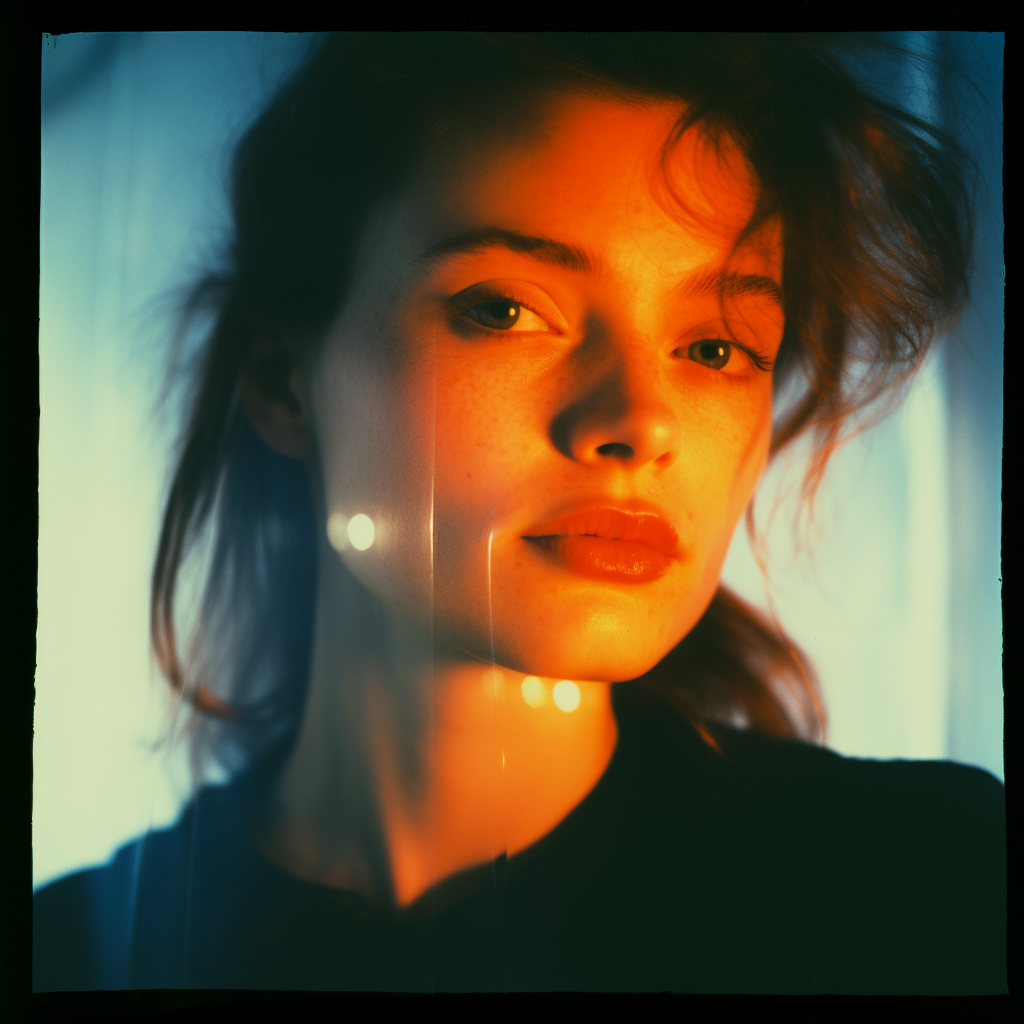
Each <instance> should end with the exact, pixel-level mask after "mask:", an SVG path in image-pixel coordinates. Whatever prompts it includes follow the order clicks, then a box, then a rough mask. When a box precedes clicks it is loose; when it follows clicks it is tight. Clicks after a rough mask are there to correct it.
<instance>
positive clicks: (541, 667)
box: [495, 623, 686, 683]
mask: <svg viewBox="0 0 1024 1024" xmlns="http://www.w3.org/2000/svg"><path fill="white" fill-rule="evenodd" d="M595 625H597V624H595ZM601 625H603V626H604V628H591V629H586V630H581V631H578V632H577V631H573V630H565V631H562V632H560V633H559V634H558V635H556V636H538V635H536V634H534V635H533V636H531V637H529V638H528V639H527V638H519V639H518V640H513V641H511V642H503V638H502V639H499V638H498V637H495V660H496V661H498V662H500V663H501V664H502V665H503V666H504V667H505V668H509V669H511V670H512V671H515V672H523V673H525V674H528V675H536V676H540V677H541V678H544V679H574V680H578V681H581V682H595V683H621V682H625V681H626V680H628V679H636V678H637V677H638V676H642V675H643V674H644V673H645V672H649V671H650V670H651V669H652V668H654V666H655V665H657V664H658V662H659V661H661V659H662V658H664V657H665V655H666V654H668V653H669V651H671V650H672V648H673V647H675V646H676V644H677V643H679V641H680V640H681V639H682V638H683V636H685V632H686V631H685V630H684V631H682V632H680V631H678V630H673V631H671V632H670V633H665V632H662V631H657V632H652V631H650V627H649V625H648V626H647V628H644V629H640V628H637V627H635V626H633V627H631V626H629V625H625V624H622V623H604V624H601ZM609 627H611V628H609Z"/></svg>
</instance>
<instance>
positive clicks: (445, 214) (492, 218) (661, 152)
mask: <svg viewBox="0 0 1024 1024" xmlns="http://www.w3.org/2000/svg"><path fill="white" fill-rule="evenodd" d="M531 103H532V106H531V112H530V114H529V116H527V115H526V114H524V113H523V112H522V111H520V112H518V115H517V116H516V117H515V118H509V119H508V121H507V124H506V123H505V122H504V121H503V119H502V116H501V114H500V113H494V114H493V115H492V117H491V119H490V120H488V121H477V122H476V124H475V126H474V123H473V122H470V123H469V124H466V125H464V126H462V127H461V128H460V129H459V130H457V131H454V132H452V133H450V134H449V135H448V136H446V137H445V138H444V139H443V140H441V141H439V142H438V143H437V144H436V145H435V146H434V147H433V148H432V150H431V152H430V153H429V154H428V155H427V157H426V158H425V160H424V161H423V163H422V165H421V166H420V168H419V170H418V171H417V173H416V174H415V175H414V177H413V182H412V187H411V188H410V190H409V191H408V192H407V194H406V196H405V198H404V202H403V203H402V204H401V205H402V206H403V207H404V210H403V212H402V217H403V218H404V219H405V224H406V225H407V226H408V227H409V228H410V229H412V230H414V231H415V233H416V234H417V235H418V236H419V237H418V238H417V239H416V241H417V243H419V242H425V243H426V244H427V245H429V244H431V243H432V242H436V241H438V240H439V239H441V238H445V237H451V236H453V235H457V234H460V233H468V232H472V231H474V230H479V229H481V228H490V227H497V228H503V229H507V230H511V231H516V232H519V233H521V234H525V235H533V236H538V237H545V238H555V239H559V240H561V241H564V242H566V243H567V244H568V245H570V246H573V247H575V248H578V249H580V250H583V251H586V252H588V253H591V254H593V256H594V260H595V261H596V262H597V263H598V264H599V265H600V267H601V269H602V270H603V271H605V272H607V273H610V274H615V273H618V272H636V271H637V270H639V269H641V268H642V269H644V270H645V272H646V273H648V274H650V273H655V274H658V273H665V274H668V275H671V276H673V277H678V276H679V275H680V274H688V273H695V272H697V271H698V270H701V269H706V268H708V267H710V266H721V265H723V264H724V263H725V262H726V261H728V262H730V263H732V264H734V265H736V267H735V269H744V268H743V267H740V266H738V264H740V263H742V264H745V265H746V269H747V270H748V271H749V272H761V273H770V272H771V271H772V270H773V269H774V270H776V271H777V269H778V265H779V262H780V255H779V244H778V243H779V236H780V232H779V230H778V228H777V225H775V224H770V225H768V227H767V228H766V229H765V230H764V231H761V232H760V233H759V235H758V237H757V238H756V239H751V240H748V241H745V243H744V245H743V247H742V250H741V251H738V252H734V251H733V250H734V246H735V243H736V240H737V238H738V237H739V235H740V233H741V232H742V230H743V228H744V227H745V225H746V224H747V222H748V220H749V218H750V216H751V214H752V212H753V210H754V206H755V203H756V199H757V185H756V182H755V180H754V178H753V176H752V174H751V172H750V170H749V168H748V165H747V163H746V161H745V160H744V158H743V156H742V154H741V153H740V151H739V150H738V148H737V147H736V146H735V145H734V144H732V143H731V141H730V140H729V139H728V138H723V139H721V140H720V141H719V143H718V144H717V145H715V144H713V143H712V142H711V141H710V140H709V139H708V138H707V137H705V136H704V135H702V134H701V133H699V132H697V131H695V130H690V131H688V132H686V133H684V134H683V135H682V136H681V137H679V138H678V139H675V140H673V142H672V144H671V145H668V142H669V140H670V138H671V137H672V136H673V132H674V129H675V127H676V125H677V123H678V122H679V120H680V118H681V117H682V116H683V115H684V113H685V107H684V105H683V104H682V103H681V102H668V101H654V100H651V101H647V102H640V101H626V100H619V99H610V98H609V99H600V98H594V97H585V96H578V95H565V94H556V95H548V96H545V97H538V98H535V99H534V100H532V101H531ZM775 276H777V274H776V275H775Z"/></svg>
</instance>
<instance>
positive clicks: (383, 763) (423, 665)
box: [258, 548, 617, 906]
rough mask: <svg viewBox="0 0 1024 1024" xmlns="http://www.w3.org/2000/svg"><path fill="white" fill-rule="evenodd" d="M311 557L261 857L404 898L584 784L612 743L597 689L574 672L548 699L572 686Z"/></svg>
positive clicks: (532, 830)
mask: <svg viewBox="0 0 1024 1024" xmlns="http://www.w3.org/2000/svg"><path fill="white" fill-rule="evenodd" d="M320 561H321V573H320V578H319V584H318V586H319V593H318V601H317V622H316V629H315V639H314V650H313V661H312V675H311V678H310V692H309V696H308V700H307V706H306V714H305V718H304V721H303V725H302V727H301V730H300V732H299V736H298V739H297V742H296V745H295V747H294V749H293V752H292V754H291V755H290V758H289V761H288V763H287V764H286V765H285V767H284V769H283V771H282V773H281V775H280V776H279V778H278V780H277V782H276V784H275V787H274V789H273V791H272V793H271V794H270V798H269V803H268V813H267V815H266V816H265V817H264V818H263V822H264V824H263V825H262V826H261V828H260V832H259V835H258V841H259V843H260V845H261V846H262V847H263V849H264V851H265V852H266V853H267V855H268V856H269V857H270V858H271V860H273V861H275V862H276V863H277V864H278V865H280V866H281V867H282V868H284V869H285V870H287V871H289V872H290V873H292V874H294V875H297V876H298V877H300V878H305V879H307V880H309V881H313V882H318V883H320V884H323V885H329V886H334V887H337V888H341V889H346V890H350V891H355V892H358V893H360V894H362V895H364V896H365V897H366V898H367V899H370V900H372V901H376V902H391V903H395V904H397V905H399V906H406V905H408V904H410V903H412V902H413V901H415V900H416V899H417V898H418V897H419V896H421V895H422V894H423V893H424V892H426V891H427V890H428V889H430V888H431V887H432V886H433V885H435V884H437V883H438V882H440V881H443V880H444V879H446V878H448V877H451V876H452V875H455V874H457V873H459V872H460V871H462V870H465V869H467V868H470V867H473V866H474V865H477V864H482V863H484V862H486V861H489V860H493V859H494V858H495V857H497V856H499V855H500V854H502V853H505V854H508V855H509V856H511V855H514V854H516V853H518V852H519V851H521V850H523V849H525V848H526V847H528V846H530V845H531V844H532V843H534V842H536V841H537V840H538V839H540V838H541V837H542V836H544V835H546V834H547V833H548V832H550V831H551V830H552V829H553V828H554V827H555V826H556V825H558V823H559V822H560V821H562V820H563V819H564V818H565V817H566V815H568V814H569V812H570V811H571V810H572V809H573V808H574V807H576V805H577V804H579V803H580V801H581V800H583V798H584V797H585V796H586V795H587V794H588V793H589V792H590V790H591V789H593V787H594V786H595V785H596V783H597V781H598V780H599V779H600V777H601V775H602V774H603V773H604V771H605V769H606V768H607V766H608V763H609V761H610V760H611V756H612V753H613V751H614V749H615V743H616V740H617V728H616V723H615V718H614V715H613V713H612V707H611V684H608V683H590V682H581V681H575V682H574V685H575V688H576V691H578V695H579V704H578V706H576V707H575V708H573V709H572V710H562V709H561V708H560V707H559V706H558V703H556V699H559V698H563V699H560V700H559V701H558V702H559V703H561V704H562V705H563V707H569V706H570V705H571V703H572V701H571V700H570V701H569V702H566V700H565V699H564V697H566V696H568V697H570V698H574V697H575V696H576V693H575V692H574V690H573V687H572V686H565V685H563V686H562V687H561V688H560V689H559V690H558V692H557V693H554V694H553V692H552V691H553V686H554V684H555V683H556V682H558V681H557V680H553V679H542V680H536V679H535V678H529V679H528V677H525V676H524V675H522V674H521V673H518V672H513V671H510V670H509V669H506V668H499V667H496V666H492V665H490V664H485V663H482V662H480V661H478V660H476V659H473V658H470V657H468V656H466V655H463V654H461V653H460V652H458V651H455V650H453V649H451V648H448V647H445V646H444V645H442V644H440V643H438V642H437V641H436V640H435V639H434V638H433V637H432V636H431V635H430V634H429V633H428V632H426V631H424V630H422V629H419V628H417V627H416V626H414V625H413V624H411V623H409V622H408V621H407V620H404V619H403V618H401V617H400V616H398V615H397V614H396V613H394V612H391V611H390V610H389V609H387V608H386V607H385V606H383V605H382V604H381V603H380V602H378V601H377V600H376V599H375V598H373V597H372V596H371V595H370V594H369V592H368V591H367V590H366V589H365V588H363V587H362V586H361V585H360V584H359V583H358V582H357V581H356V580H355V579H354V578H353V577H352V576H351V575H350V574H349V573H348V572H347V570H345V568H344V566H343V565H342V563H341V562H340V560H339V559H338V557H337V556H336V555H335V554H334V553H333V551H331V550H330V549H329V548H326V550H325V551H323V552H322V553H321V560H320ZM524 681H525V682H526V687H525V690H524V687H523V684H524ZM528 700H529V702H528Z"/></svg>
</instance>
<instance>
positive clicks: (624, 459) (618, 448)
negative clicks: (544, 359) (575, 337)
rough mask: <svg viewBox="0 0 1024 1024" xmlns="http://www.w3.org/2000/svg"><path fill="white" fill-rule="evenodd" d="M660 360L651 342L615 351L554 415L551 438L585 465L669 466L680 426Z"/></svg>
mask: <svg viewBox="0 0 1024 1024" xmlns="http://www.w3.org/2000/svg"><path fill="white" fill-rule="evenodd" d="M658 364H659V357H658V355H657V354H655V352H654V351H652V348H651V346H649V345H640V346H636V347H635V348H634V349H633V350H632V351H628V352H627V351H620V352H618V353H616V354H615V357H614V358H613V359H612V360H610V361H609V364H608V365H606V367H605V368H604V369H603V370H602V372H600V373H599V374H598V375H597V376H596V378H595V377H592V378H591V380H590V383H589V385H588V386H587V387H586V389H585V390H584V392H583V393H582V394H581V395H580V394H578V393H577V396H576V397H574V398H573V399H572V400H570V401H569V403H568V404H567V405H566V406H565V407H564V408H563V409H562V410H561V411H560V413H559V414H558V416H557V417H556V418H555V421H554V423H553V424H552V439H553V441H554V443H555V445H556V447H557V448H558V449H559V450H560V451H561V452H562V454H563V455H567V456H568V457H569V458H571V459H573V460H574V461H575V462H579V463H582V464H584V465H591V466H599V465H607V464H611V463H617V464H619V465H621V466H623V467H625V468H629V469H639V468H640V467H642V466H646V465H648V464H654V465H655V467H656V468H658V469H659V470H660V469H667V468H668V467H669V466H670V465H671V464H672V463H673V462H674V461H675V459H676V456H677V455H678V454H679V446H680V442H681V440H682V436H681V435H682V430H681V425H680V422H679V416H678V413H677V411H676V409H675V408H674V407H673V403H672V396H671V394H670V392H669V386H670V385H669V382H668V381H666V380H665V376H664V372H663V369H662V367H660V366H659V365H658ZM581 376H583V377H586V371H583V373H582V374H581ZM577 379H579V378H578V377H577Z"/></svg>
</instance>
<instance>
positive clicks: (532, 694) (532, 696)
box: [519, 676, 548, 708]
mask: <svg viewBox="0 0 1024 1024" xmlns="http://www.w3.org/2000/svg"><path fill="white" fill-rule="evenodd" d="M519 689H520V692H521V693H522V695H523V700H525V701H526V703H527V704H529V705H530V707H531V708H539V707H541V706H542V705H543V704H544V703H545V702H546V701H547V699H548V692H547V690H545V689H544V684H543V683H542V682H541V681H540V680H539V679H538V678H537V677H536V676H527V677H526V678H525V679H524V680H523V685H522V686H521V687H520V688H519Z"/></svg>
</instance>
